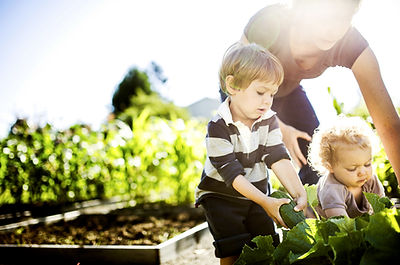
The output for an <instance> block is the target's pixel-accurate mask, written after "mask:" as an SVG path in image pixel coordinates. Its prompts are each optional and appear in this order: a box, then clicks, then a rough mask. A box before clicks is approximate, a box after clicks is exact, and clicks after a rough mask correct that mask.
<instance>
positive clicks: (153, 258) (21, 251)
mask: <svg viewBox="0 0 400 265" xmlns="http://www.w3.org/2000/svg"><path fill="white" fill-rule="evenodd" d="M93 207H99V205H96V206H93ZM120 207H121V204H120V203H115V204H108V206H107V208H109V209H115V208H120ZM91 208H92V207H86V208H85V209H84V210H74V211H70V212H65V213H61V214H56V215H52V216H47V217H40V218H36V219H31V220H27V221H23V222H18V223H12V224H7V225H3V226H0V232H6V231H10V230H13V229H16V228H19V227H22V226H27V225H32V224H37V223H52V222H56V221H60V220H65V221H67V220H72V219H74V218H77V217H78V216H80V215H81V214H84V213H87V212H91V211H93V210H96V209H94V208H92V209H91ZM207 234H209V229H208V225H207V223H206V222H204V223H202V224H200V225H197V226H195V227H193V228H191V229H189V230H187V231H185V232H183V233H181V234H179V235H177V236H175V237H173V238H171V239H169V240H167V241H165V242H163V243H160V244H158V245H155V246H145V245H94V246H93V245H55V244H54V245H52V244H41V245H38V244H32V245H28V244H21V245H18V244H1V242H0V257H1V258H0V264H1V265H19V264H52V265H54V264H57V265H77V264H80V265H89V264H90V265H92V264H93V265H94V264H96V265H103V264H104V265H105V264H107V265H109V264H113V265H125V264H126V265H127V264H130V265H132V264H141V265H142V264H143V265H145V264H162V263H164V262H167V261H170V260H172V259H174V258H176V257H178V256H179V255H182V254H183V253H184V252H185V251H189V250H194V249H195V248H196V246H197V244H199V242H200V241H201V240H202V239H203V238H205V236H206V235H207Z"/></svg>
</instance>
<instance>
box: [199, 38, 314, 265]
mask: <svg viewBox="0 0 400 265" xmlns="http://www.w3.org/2000/svg"><path fill="white" fill-rule="evenodd" d="M219 76H220V85H221V88H222V90H223V91H224V92H225V93H227V94H228V98H227V99H226V100H225V101H224V102H223V103H222V104H221V105H220V107H219V109H218V111H217V115H216V116H215V117H214V118H213V119H212V120H211V121H210V122H209V124H208V133H207V136H206V147H207V159H206V162H205V167H204V170H203V174H202V177H201V181H200V184H199V185H198V187H197V188H196V204H197V205H199V204H201V205H202V206H203V208H204V210H205V215H206V219H207V222H208V225H209V228H210V231H211V233H212V235H213V237H214V240H215V241H214V246H215V255H216V257H218V258H220V263H221V264H233V263H234V262H235V260H236V259H237V257H238V256H239V255H240V253H241V251H242V248H243V246H244V245H245V244H250V241H251V239H252V238H253V237H255V236H257V235H272V236H273V238H274V241H275V243H278V242H279V237H278V236H277V234H276V232H275V228H274V224H273V221H272V220H274V221H275V222H276V223H279V224H281V225H283V226H285V224H284V222H283V221H282V219H281V216H280V215H279V207H280V206H281V205H282V204H285V203H288V202H289V200H288V199H275V198H272V197H268V195H269V194H270V192H271V188H270V184H269V177H268V171H267V167H268V168H271V169H272V170H273V171H274V173H275V174H276V175H277V177H278V179H279V180H280V182H281V183H282V184H283V186H284V187H285V188H286V189H287V191H288V192H289V193H290V195H291V196H292V197H293V198H294V199H295V200H296V202H297V206H296V210H297V211H301V210H303V209H304V208H305V207H306V204H307V195H306V192H305V190H304V188H303V186H302V184H301V182H300V179H299V177H298V175H297V174H296V171H295V169H294V167H293V165H292V163H291V161H290V158H289V155H288V153H287V150H286V148H285V146H284V145H283V143H282V135H281V132H280V130H279V126H278V121H277V118H276V116H275V113H274V112H273V111H272V110H271V109H270V108H271V105H272V101H273V97H274V95H275V94H276V92H277V90H278V87H279V85H280V84H281V83H282V80H283V69H282V66H281V65H280V63H279V62H278V60H277V59H276V58H275V57H274V56H273V55H272V54H271V53H269V52H268V51H266V50H264V49H263V48H261V47H260V46H258V45H256V44H248V45H243V44H239V43H238V44H235V45H233V46H232V47H231V48H230V49H228V51H227V53H226V54H225V56H224V58H223V61H222V65H221V67H220V73H219ZM271 218H272V219H271Z"/></svg>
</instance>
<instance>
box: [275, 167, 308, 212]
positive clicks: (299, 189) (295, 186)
mask: <svg viewBox="0 0 400 265" xmlns="http://www.w3.org/2000/svg"><path fill="white" fill-rule="evenodd" d="M271 169H272V170H273V171H274V173H275V175H276V176H277V177H278V179H279V181H280V182H281V183H282V185H283V186H284V187H285V188H286V190H287V191H288V192H289V194H290V195H291V196H292V197H293V199H294V200H295V201H296V203H297V205H296V207H295V208H294V209H295V210H296V211H301V210H303V209H305V208H306V207H307V193H306V191H305V189H304V187H303V184H302V183H301V181H300V178H299V176H298V175H297V173H296V171H295V169H294V167H293V164H292V162H291V161H290V160H288V159H281V160H279V161H277V162H275V163H273V164H272V165H271Z"/></svg>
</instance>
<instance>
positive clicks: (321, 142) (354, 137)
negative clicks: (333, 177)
mask: <svg viewBox="0 0 400 265" xmlns="http://www.w3.org/2000/svg"><path fill="white" fill-rule="evenodd" d="M376 141H377V138H376V136H375V134H374V132H373V131H372V129H371V127H370V126H369V125H368V124H367V123H366V122H365V121H364V120H362V119H361V118H359V117H346V116H339V117H338V118H337V119H336V120H335V121H334V122H332V123H329V126H325V127H324V126H319V127H318V128H317V129H316V130H315V133H314V135H313V137H312V140H311V143H310V146H309V149H308V163H309V164H310V166H311V167H312V169H313V170H315V171H317V172H318V174H320V175H324V174H326V173H328V172H329V170H328V167H327V165H334V164H335V163H336V162H337V156H336V152H337V149H338V148H339V147H341V146H343V145H356V146H358V147H359V148H363V149H364V148H371V150H373V149H374V148H375V146H376V143H377V142H376Z"/></svg>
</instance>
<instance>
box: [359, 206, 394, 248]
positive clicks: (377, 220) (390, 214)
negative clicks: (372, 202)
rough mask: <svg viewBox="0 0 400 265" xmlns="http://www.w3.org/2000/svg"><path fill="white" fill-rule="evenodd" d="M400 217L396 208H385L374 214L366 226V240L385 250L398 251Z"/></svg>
mask: <svg viewBox="0 0 400 265" xmlns="http://www.w3.org/2000/svg"><path fill="white" fill-rule="evenodd" d="M399 219H400V217H399V213H398V210H396V209H384V210H382V211H380V212H378V213H376V214H374V215H372V216H371V217H370V219H369V224H368V226H367V227H366V228H365V240H366V241H368V242H369V243H370V244H371V245H372V246H373V247H374V248H376V249H379V250H381V251H383V252H388V253H393V254H394V253H398V251H399V250H400V226H399V221H400V220H399Z"/></svg>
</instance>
